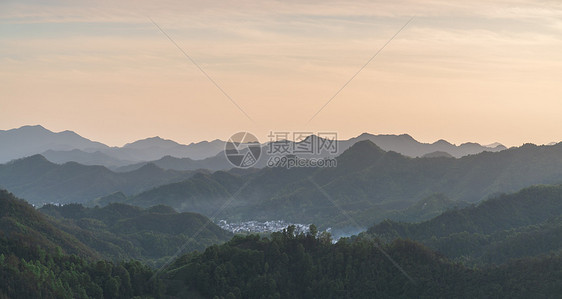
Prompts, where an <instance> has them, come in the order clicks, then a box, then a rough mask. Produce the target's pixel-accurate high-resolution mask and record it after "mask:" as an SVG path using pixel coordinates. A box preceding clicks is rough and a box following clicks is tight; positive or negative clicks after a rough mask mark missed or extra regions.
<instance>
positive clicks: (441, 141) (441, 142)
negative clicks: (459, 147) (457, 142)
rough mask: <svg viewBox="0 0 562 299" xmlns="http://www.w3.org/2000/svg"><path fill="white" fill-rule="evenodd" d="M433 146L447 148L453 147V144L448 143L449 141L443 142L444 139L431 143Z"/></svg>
mask: <svg viewBox="0 0 562 299" xmlns="http://www.w3.org/2000/svg"><path fill="white" fill-rule="evenodd" d="M433 145H441V146H443V145H447V146H449V145H453V144H452V143H450V142H449V141H447V140H445V139H439V140H437V141H435V142H434V143H433Z"/></svg>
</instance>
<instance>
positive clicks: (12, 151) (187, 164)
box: [0, 126, 506, 171]
mask: <svg viewBox="0 0 562 299" xmlns="http://www.w3.org/2000/svg"><path fill="white" fill-rule="evenodd" d="M318 139H319V137H318V136H315V135H311V136H309V137H308V138H307V140H312V141H313V142H316V141H317V140H318ZM363 140H370V141H372V142H373V143H375V144H377V145H378V146H379V147H380V148H382V149H383V150H385V151H395V152H398V153H401V154H403V155H406V156H409V157H421V156H423V155H426V154H430V153H434V152H443V153H447V154H450V155H451V156H453V157H456V158H459V157H462V156H466V155H470V154H477V153H480V152H483V151H491V152H496V151H501V150H505V149H506V147H504V146H503V145H501V144H499V143H494V144H492V145H490V146H482V145H480V144H477V143H463V144H461V145H459V146H457V145H454V144H451V143H449V142H447V141H445V140H439V141H436V142H434V143H431V144H430V143H421V142H418V141H417V140H415V139H414V138H413V137H411V136H410V135H407V134H402V135H389V134H381V135H373V134H369V133H363V134H361V135H359V136H357V137H354V138H351V139H347V140H339V141H338V142H337V145H338V153H336V154H334V155H332V156H336V155H337V154H339V153H342V152H343V151H345V150H346V149H348V148H349V147H351V146H352V145H353V144H355V143H356V142H358V141H363ZM303 142H306V140H305V141H301V142H297V143H294V142H292V141H289V145H290V146H293V145H294V144H302V143H303ZM269 143H270V142H264V143H263V149H264V150H263V151H262V153H263V155H262V159H260V160H259V161H258V164H257V165H255V167H260V168H261V167H264V166H265V164H266V162H267V156H268V155H267V152H266V150H267V147H268V146H269ZM0 144H1V145H2V147H0V163H5V162H8V161H10V160H13V159H18V158H23V157H26V156H31V155H34V154H42V155H43V156H45V157H46V158H47V159H48V160H49V161H51V162H55V163H59V164H62V163H66V162H78V163H80V164H84V165H102V166H106V167H108V168H110V169H112V170H115V169H118V168H121V169H119V170H118V171H131V170H135V169H137V168H139V167H141V166H142V165H144V164H145V163H146V162H153V163H154V164H156V165H158V166H159V167H162V168H166V169H175V170H195V169H200V168H205V169H209V170H225V169H229V168H231V167H232V165H231V164H230V163H228V161H227V160H226V159H225V157H224V149H225V144H226V142H225V141H222V140H218V139H217V140H213V141H201V142H198V143H191V144H189V145H184V144H180V143H177V142H175V141H173V140H168V139H163V138H161V137H158V136H156V137H150V138H146V139H141V140H137V141H134V142H131V143H128V144H126V145H124V146H123V147H109V146H107V145H105V144H102V143H100V142H95V141H91V140H89V139H86V138H83V137H81V136H80V135H78V134H76V133H74V132H72V131H64V132H60V133H54V132H52V131H49V130H47V129H45V128H43V127H41V126H23V127H21V128H18V129H12V130H7V131H1V130H0ZM313 156H320V157H324V156H326V154H320V155H318V154H317V155H313ZM164 158H166V159H167V160H168V161H160V160H162V159H164ZM166 159H164V160H166ZM165 165H170V166H165ZM168 167H170V168H168Z"/></svg>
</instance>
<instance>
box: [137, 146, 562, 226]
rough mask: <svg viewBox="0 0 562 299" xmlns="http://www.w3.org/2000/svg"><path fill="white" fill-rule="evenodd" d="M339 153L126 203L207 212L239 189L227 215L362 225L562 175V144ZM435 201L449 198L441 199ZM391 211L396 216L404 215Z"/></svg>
mask: <svg viewBox="0 0 562 299" xmlns="http://www.w3.org/2000/svg"><path fill="white" fill-rule="evenodd" d="M336 159H337V167H332V168H330V167H328V168H292V169H287V168H283V167H278V168H263V169H260V170H257V171H255V172H251V173H247V174H241V175H237V174H234V173H232V172H223V171H219V172H215V173H213V174H212V175H206V176H201V175H198V176H194V177H193V178H191V179H188V180H186V181H183V182H179V183H174V184H168V185H164V186H160V187H157V188H154V189H151V190H148V191H146V192H143V193H140V194H138V195H135V196H133V197H130V198H128V199H127V201H126V202H127V203H129V204H132V205H139V206H152V205H155V204H159V203H162V204H166V205H170V206H172V207H174V208H176V209H178V210H185V211H196V212H200V213H203V214H207V215H210V214H208V213H210V212H212V211H215V210H216V209H217V207H220V206H222V205H223V204H224V203H225V202H226V201H227V200H229V199H230V198H231V194H234V193H235V192H236V193H237V196H236V199H237V200H236V201H232V202H230V205H229V209H227V210H225V211H224V214H225V218H227V219H232V220H252V219H253V220H260V221H264V220H269V219H284V220H286V221H291V222H294V223H316V224H318V225H324V226H340V227H342V226H349V225H354V223H350V222H349V221H350V220H349V219H348V218H347V217H345V214H342V213H341V210H344V211H346V213H347V214H348V215H350V216H352V217H353V219H354V220H355V222H356V223H359V224H360V225H365V227H366V226H367V225H370V224H372V223H374V222H377V221H381V220H383V219H384V218H385V217H388V216H389V215H391V214H389V212H392V211H399V210H404V209H407V208H408V207H409V206H412V205H413V204H415V203H416V202H418V201H419V200H421V199H423V198H425V197H428V196H430V195H432V194H435V193H441V194H444V195H445V196H446V198H449V199H451V200H453V201H464V202H478V201H481V200H484V199H486V198H488V197H490V196H494V195H497V194H499V193H502V192H515V191H517V190H519V189H521V188H524V187H526V186H530V185H534V184H556V183H560V182H562V143H560V144H557V145H554V146H535V145H531V144H527V145H524V146H521V147H517V148H511V149H508V150H505V151H500V152H495V153H492V152H482V153H480V154H476V155H469V156H465V157H462V158H459V159H452V158H447V157H435V158H410V157H406V156H404V155H401V154H399V153H396V152H393V151H384V150H382V149H381V148H380V147H378V146H377V145H375V144H374V143H373V142H371V141H369V140H365V141H360V142H357V143H356V144H354V145H353V146H352V147H350V148H349V149H348V150H346V151H345V152H344V153H342V154H341V155H340V156H338V157H337V158H336ZM312 181H313V182H315V184H314V183H312ZM317 186H319V187H320V188H322V191H324V192H325V193H323V192H321V191H320V190H318V187H317ZM242 187H243V188H242ZM239 189H241V190H240V191H238V190H239ZM237 191H238V192H237ZM326 194H328V195H329V198H327V197H326ZM436 202H438V203H439V205H444V206H447V205H448V203H447V201H444V200H436ZM336 205H337V206H336ZM340 209H341V210H340ZM395 215H396V218H395V219H403V218H404V217H403V215H400V214H395ZM406 216H407V215H406Z"/></svg>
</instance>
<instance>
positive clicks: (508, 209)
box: [367, 185, 562, 263]
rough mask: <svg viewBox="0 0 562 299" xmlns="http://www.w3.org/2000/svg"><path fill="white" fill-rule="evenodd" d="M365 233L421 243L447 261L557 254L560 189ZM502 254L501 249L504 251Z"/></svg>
mask: <svg viewBox="0 0 562 299" xmlns="http://www.w3.org/2000/svg"><path fill="white" fill-rule="evenodd" d="M367 233H368V234H370V235H372V236H375V237H377V238H382V239H383V240H388V241H390V240H393V239H396V238H407V239H412V240H416V241H420V242H422V243H424V244H426V245H428V246H430V247H432V248H434V249H436V250H439V251H441V252H442V253H444V254H446V255H447V256H449V257H452V258H459V257H464V258H469V259H475V258H478V259H480V260H481V261H484V262H496V263H499V262H504V261H506V260H508V259H510V258H518V257H523V256H534V255H539V254H548V253H559V252H560V250H562V238H560V236H561V235H562V185H555V186H546V185H540V186H533V187H529V188H525V189H523V190H521V191H519V192H517V193H513V194H504V195H500V196H498V197H495V198H492V199H489V200H486V201H483V202H482V203H480V204H478V205H474V206H471V207H466V208H463V209H455V210H450V211H447V212H445V213H443V214H441V215H439V216H437V217H435V218H433V219H431V220H428V221H425V222H422V223H400V222H395V221H390V220H387V221H383V222H381V223H379V224H377V225H375V226H373V227H371V228H370V229H369V230H368V232H367ZM504 249H505V250H504Z"/></svg>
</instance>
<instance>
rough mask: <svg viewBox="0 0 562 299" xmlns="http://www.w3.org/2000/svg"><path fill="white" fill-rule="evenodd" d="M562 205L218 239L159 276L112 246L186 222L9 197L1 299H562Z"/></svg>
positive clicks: (514, 202)
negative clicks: (346, 232) (343, 230)
mask: <svg viewBox="0 0 562 299" xmlns="http://www.w3.org/2000/svg"><path fill="white" fill-rule="evenodd" d="M538 203H541V204H540V205H539V204H538ZM560 203H562V186H535V187H530V188H526V189H523V190H521V191H519V192H517V193H514V194H506V195H501V196H498V197H495V198H493V199H490V200H487V201H484V202H482V203H481V204H479V205H472V206H468V207H464V208H456V209H451V210H449V211H447V212H445V213H443V214H441V215H439V216H437V217H435V218H433V219H431V220H428V221H425V222H420V223H410V224H408V223H400V222H392V221H386V222H382V223H380V224H378V225H376V226H373V227H371V228H370V229H369V230H368V231H367V232H365V233H362V234H360V235H358V236H352V237H349V238H341V239H339V240H337V241H336V240H333V239H332V237H331V235H330V234H329V233H327V232H325V231H322V232H320V231H319V230H318V229H317V228H316V226H314V225H311V226H310V229H309V231H308V232H306V233H305V232H300V233H297V232H296V230H295V227H294V226H289V227H288V228H286V229H285V230H283V231H282V232H276V233H271V234H267V235H246V236H242V235H235V236H233V237H232V236H228V234H225V235H224V236H221V237H220V238H219V237H218V236H220V234H218V233H216V234H215V235H214V237H215V239H214V240H208V241H207V242H210V243H215V245H209V246H207V247H206V248H204V249H199V250H194V249H196V248H192V249H189V250H187V251H186V252H187V253H185V254H183V255H181V256H179V257H178V258H177V259H175V260H174V261H173V262H172V263H171V264H169V265H166V266H165V267H162V268H159V267H158V265H156V264H155V263H154V260H152V262H150V261H151V258H153V257H154V256H151V255H156V254H161V255H162V256H161V257H165V256H168V255H169V253H167V252H163V251H158V250H154V251H150V248H142V249H140V251H142V252H144V251H146V253H142V254H140V255H139V256H138V257H134V256H131V255H128V256H119V255H115V252H119V251H118V250H117V251H113V250H107V249H105V248H104V246H109V245H108V244H111V246H115V247H119V246H122V245H123V244H126V243H122V242H130V244H135V242H140V240H142V235H143V234H141V233H140V232H141V231H146V230H147V228H148V227H150V231H151V232H152V234H155V235H158V234H159V231H164V230H166V231H167V234H168V235H167V236H163V237H157V238H156V239H151V240H152V242H153V243H154V242H158V241H154V240H168V239H169V238H172V237H173V236H174V234H173V233H174V230H173V229H171V227H170V226H166V223H167V222H166V221H164V220H162V219H160V220H158V221H153V222H149V223H148V224H146V223H144V220H142V221H141V220H140V219H146V218H143V217H149V218H148V219H150V217H155V216H154V215H164V216H165V217H163V218H170V217H172V216H174V215H182V213H177V212H175V211H173V210H171V209H170V208H167V207H165V206H157V207H154V208H151V209H141V208H136V207H132V206H127V205H123V204H117V205H115V204H114V205H109V206H107V207H104V208H85V207H83V206H81V205H66V206H61V207H58V206H52V205H50V206H45V207H43V208H42V209H40V210H36V209H35V208H33V207H32V206H31V205H29V204H27V203H26V202H25V201H23V200H20V199H17V198H15V197H14V196H13V195H12V194H10V193H9V192H7V191H1V192H0V215H1V218H0V223H1V224H2V225H1V229H0V276H1V279H0V298H135V297H137V298H529V297H536V298H553V297H556V296H557V295H558V294H561V293H562V256H561V255H560V251H559V248H561V247H560V245H561V244H559V240H560V239H561V238H560V231H562V229H561V228H560V227H561V224H560V217H559V215H560V212H561V206H562V204H560ZM151 215H152V216H151ZM510 215H516V217H510ZM189 216H193V215H189ZM96 219H97V221H101V222H103V223H104V225H101V224H99V223H98V224H97V225H98V226H96V225H95V223H96V222H95V221H94V220H96ZM157 219H159V218H158V217H157ZM172 219H173V217H172ZM175 220H177V219H175ZM143 223H144V224H143ZM195 224H197V225H200V224H201V223H200V222H198V223H195ZM195 224H194V223H188V224H186V227H193V225H195ZM143 225H144V227H143ZM69 227H70V228H72V229H70V228H69ZM76 229H79V230H76ZM209 231H213V228H212V227H210V228H209ZM218 231H220V229H219V230H218ZM88 232H90V233H89V234H88ZM175 232H176V234H178V235H181V234H182V233H185V234H186V233H187V232H186V231H183V230H182V229H181V228H177V227H176V229H175ZM160 233H161V232H160ZM207 233H209V232H207ZM139 234H140V235H139ZM81 235H85V236H81ZM109 235H110V236H111V237H108V236H109ZM90 238H93V239H97V241H95V242H94V241H92V240H90ZM104 238H105V239H104ZM111 238H118V239H119V240H120V241H119V242H117V241H113V242H110V241H107V240H113V239H111ZM167 238H168V239H167ZM203 239H204V238H203ZM226 240H228V241H226ZM225 241H226V242H225ZM96 244H97V245H96ZM94 245H95V246H94ZM102 245H104V246H102ZM124 249H127V248H123V249H122V250H124ZM160 264H162V263H161V262H160Z"/></svg>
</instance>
